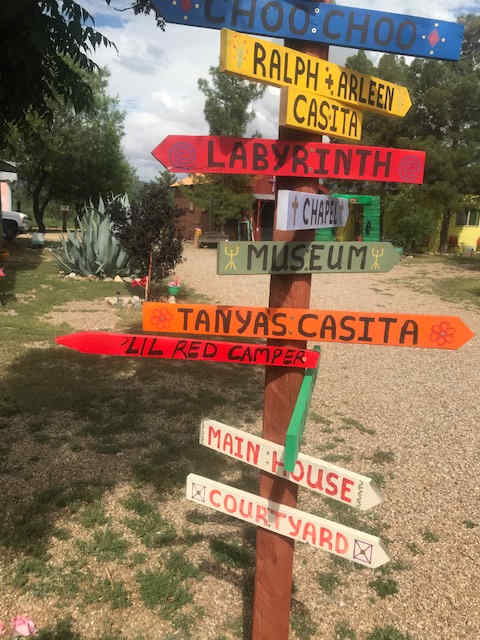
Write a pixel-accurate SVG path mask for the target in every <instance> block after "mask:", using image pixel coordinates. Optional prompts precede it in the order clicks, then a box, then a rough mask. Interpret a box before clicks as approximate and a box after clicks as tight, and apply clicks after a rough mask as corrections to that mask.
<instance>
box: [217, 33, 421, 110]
mask: <svg viewBox="0 0 480 640" xmlns="http://www.w3.org/2000/svg"><path fill="white" fill-rule="evenodd" d="M220 70H221V71H226V72H228V73H232V74H234V75H237V76H240V77H242V78H247V79H248V80H256V81H257V82H264V83H266V84H269V85H273V86H275V87H295V88H296V89H298V91H309V92H312V93H318V94H321V95H322V96H326V97H328V98H332V99H334V100H340V101H341V102H344V103H347V104H350V105H352V106H353V107H357V108H359V109H365V110H367V111H373V112H376V113H380V114H382V115H390V116H397V117H400V118H401V117H403V116H405V115H406V114H407V111H408V110H409V109H410V107H411V105H412V102H411V100H410V96H409V94H408V89H407V88H406V87H402V86H400V85H397V84H393V83H392V82H387V81H386V80H381V79H380V78H374V77H372V76H368V75H365V74H363V73H360V72H358V71H354V70H353V69H347V68H345V67H340V66H338V65H336V64H334V63H333V62H330V61H328V60H322V59H321V58H317V57H315V56H309V55H308V54H304V53H300V52H298V51H295V50H294V49H289V48H288V47H283V46H281V45H279V44H276V43H274V42H269V41H268V40H261V39H260V38H253V37H252V36H247V35H245V34H244V33H238V32H236V31H231V30H230V29H222V31H221V38H220Z"/></svg>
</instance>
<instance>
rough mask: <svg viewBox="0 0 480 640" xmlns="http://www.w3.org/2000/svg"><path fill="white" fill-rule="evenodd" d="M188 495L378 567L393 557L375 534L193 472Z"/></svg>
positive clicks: (290, 536)
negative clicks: (363, 531)
mask: <svg viewBox="0 0 480 640" xmlns="http://www.w3.org/2000/svg"><path fill="white" fill-rule="evenodd" d="M186 497H187V498H188V499H189V500H193V502H196V503H197V504H202V505H204V506H205V507H210V508H211V509H215V510H216V511H220V512H221V513H226V514H229V515H231V516H233V517H235V518H238V519H239V520H244V521H245V522H249V523H250V524H254V525H256V526H258V527H263V528H264V529H268V530H270V531H273V532H275V533H279V534H281V535H282V536H287V538H292V539H293V540H298V541H299V542H305V543H307V544H310V545H312V546H313V547H317V548H318V549H322V550H323V551H327V552H328V553H333V554H334V555H336V556H339V557H341V558H345V559H347V560H351V561H352V562H357V563H358V564H362V565H364V566H367V567H371V568H372V569H375V568H376V567H379V566H381V565H382V564H385V563H386V562H388V561H389V560H390V558H389V557H388V555H387V553H386V551H385V549H384V548H383V545H382V542H381V540H380V539H379V538H377V537H376V536H372V535H369V534H368V533H362V532H361V531H357V530H356V529H350V527H345V526H344V525H341V524H337V523H336V522H331V521H330V520H326V519H324V518H319V517H318V516H313V515H311V514H309V513H305V512H304V511H299V510H298V509H294V508H293V507H287V506H286V505H284V504H278V502H273V501H272V500H268V499H267V498H261V497H260V496H256V495H254V494H253V493H248V492H247V491H241V490H240V489H235V488H234V487H229V486H228V485H226V484H222V483H221V482H215V480H210V479H209V478H204V477H202V476H197V475H196V474H194V473H190V474H189V475H188V476H187V487H186Z"/></svg>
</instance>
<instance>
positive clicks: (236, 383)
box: [0, 239, 479, 640]
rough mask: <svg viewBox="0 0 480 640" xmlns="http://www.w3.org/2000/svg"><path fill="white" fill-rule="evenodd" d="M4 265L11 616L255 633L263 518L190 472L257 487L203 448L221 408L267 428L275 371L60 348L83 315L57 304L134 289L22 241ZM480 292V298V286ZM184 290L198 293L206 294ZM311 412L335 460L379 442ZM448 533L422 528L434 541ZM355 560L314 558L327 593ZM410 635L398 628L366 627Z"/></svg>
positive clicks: (374, 635)
mask: <svg viewBox="0 0 480 640" xmlns="http://www.w3.org/2000/svg"><path fill="white" fill-rule="evenodd" d="M472 265H473V267H474V268H475V269H476V268H478V263H477V262H475V263H472ZM4 269H5V272H6V274H7V275H6V277H5V278H2V279H0V300H1V307H0V371H1V375H0V434H1V438H0V453H1V457H0V474H1V477H0V479H1V483H2V493H1V495H0V512H1V516H2V527H1V528H0V546H1V555H0V572H1V573H0V575H1V577H2V579H1V581H0V621H3V622H4V623H8V621H9V620H10V619H11V618H12V617H14V616H15V615H17V614H24V615H28V616H30V617H31V618H33V619H34V621H35V622H36V624H37V626H38V627H39V629H40V632H39V634H38V636H37V637H38V638H40V639H41V640H122V639H125V640H127V639H128V640H157V639H158V640H173V639H189V638H196V639H202V638H212V639H213V640H238V639H239V638H243V639H244V640H246V639H247V638H249V637H250V635H249V634H250V622H251V612H252V592H253V571H254V558H255V528H254V527H252V526H244V525H243V524H241V523H238V522H236V521H233V519H232V518H228V517H225V516H223V515H222V514H218V513H215V512H211V513H206V512H205V511H204V510H202V511H200V510H198V509H195V508H194V506H193V505H192V503H188V502H187V501H186V500H185V499H184V497H183V496H184V486H185V479H186V476H187V474H188V473H190V472H192V471H194V472H195V473H198V474H201V475H206V476H209V477H211V478H214V479H218V480H220V481H225V482H229V481H235V483H237V484H238V486H242V487H243V488H245V489H247V490H249V491H254V492H256V490H257V474H256V472H255V471H254V470H252V469H250V468H248V467H245V466H243V465H238V463H237V462H236V461H234V460H231V459H230V458H228V457H226V456H221V455H219V454H216V453H214V452H212V451H210V450H209V449H207V448H204V447H201V446H200V445H199V444H198V429H199V425H200V420H201V418H203V417H208V416H210V417H214V418H215V419H217V420H221V421H223V422H225V423H227V424H234V425H239V424H240V425H241V424H244V425H249V424H250V425H252V424H255V423H257V424H258V423H259V421H260V420H261V415H262V411H263V370H262V369H261V368H257V367H235V366H230V365H222V364H213V363H201V362H171V361H165V360H161V361H157V360H149V359H145V360H142V359H137V358H134V359H127V358H108V357H102V356H94V355H90V356H87V355H82V354H78V353H76V352H73V351H70V350H67V349H65V348H62V347H58V346H56V345H55V343H54V338H55V336H56V335H61V334H63V333H70V332H72V331H73V330H74V327H72V326H71V325H69V324H68V323H65V322H62V321H60V323H59V324H56V325H54V324H52V323H51V322H48V321H47V320H46V318H45V316H46V315H47V314H49V313H50V312H51V311H52V309H53V308H54V307H59V306H61V305H68V304H70V303H74V302H75V303H76V304H77V307H76V308H77V310H78V308H79V307H78V303H79V301H80V302H81V303H82V305H81V306H82V307H83V311H82V312H83V314H84V315H88V312H89V308H90V306H91V305H93V304H94V303H98V302H99V301H102V300H103V299H104V298H105V297H106V296H112V295H116V294H118V293H120V294H121V295H126V294H127V291H126V289H125V287H124V285H122V284H118V283H115V282H101V281H95V280H93V281H88V280H68V279H63V278H61V277H59V274H58V272H57V268H56V264H55V262H54V261H53V260H52V259H51V255H50V254H49V252H48V250H47V249H44V250H43V251H41V252H39V251H36V250H33V249H31V248H30V247H29V246H28V241H26V240H25V241H22V240H21V239H20V240H18V241H17V243H16V244H15V246H14V247H13V248H12V249H11V255H10V257H9V259H8V261H7V262H6V263H5V265H4ZM472 279H473V278H472ZM475 281H477V278H476V277H475ZM438 286H443V285H441V284H438ZM475 287H476V285H475ZM475 287H474V289H473V291H474V294H472V295H473V297H470V298H469V299H470V300H476V299H477V298H476V296H478V295H479V293H478V287H476V288H475ZM445 291H446V289H445ZM475 291H477V293H475ZM186 295H187V296H188V298H189V299H190V300H192V299H195V293H194V292H187V294H186ZM477 304H478V301H477ZM64 308H65V307H64ZM59 317H61V316H59ZM112 317H113V320H114V323H113V324H112V327H111V329H113V328H114V326H115V328H116V329H117V330H126V331H131V332H133V331H135V332H141V314H140V310H139V309H138V308H137V309H134V310H130V311H118V312H115V311H114V310H112ZM113 325H114V326H113ZM311 419H312V420H313V421H314V422H316V423H317V424H318V428H319V429H321V430H322V431H323V432H324V433H325V434H328V442H327V444H326V445H325V447H324V449H325V450H324V451H322V452H321V456H322V457H324V458H325V459H331V460H332V461H334V462H337V461H338V464H346V462H347V461H348V460H349V459H350V457H349V456H350V454H349V452H348V451H345V450H344V448H343V443H345V435H346V432H348V431H349V430H351V431H352V432H354V433H355V432H358V433H361V434H362V436H364V437H365V438H374V437H375V430H373V429H371V428H369V427H368V426H366V425H363V424H362V423H360V422H359V421H358V420H355V419H353V418H350V417H349V416H345V415H342V414H339V417H338V420H336V421H332V420H327V419H325V418H322V416H321V415H319V414H315V413H314V412H312V416H311ZM392 462H393V454H392V452H390V451H386V450H382V449H378V450H376V451H375V453H374V455H373V457H372V459H371V464H372V474H371V475H372V477H375V480H376V481H377V483H378V484H379V485H384V484H385V482H386V480H385V476H387V475H388V465H389V464H391V463H392ZM328 508H329V510H330V512H329V517H331V518H332V519H334V520H336V521H338V522H343V523H344V524H346V525H348V526H355V527H358V528H361V529H362V530H364V531H369V532H371V533H374V534H375V535H383V534H384V533H385V532H384V531H382V524H381V522H380V521H379V519H378V518H377V517H376V516H375V514H371V515H368V514H361V515H358V514H356V513H354V512H353V511H351V510H349V509H348V508H342V505H341V504H340V503H333V504H332V502H330V503H328ZM322 515H325V509H324V510H323V514H322ZM474 524H475V523H473V522H472V525H474ZM475 526H476V525H475ZM427 538H428V539H427ZM434 538H435V534H434V532H425V534H424V539H425V540H426V542H431V543H434V542H435V539H434ZM406 568H407V567H406V566H404V565H401V563H397V564H396V565H395V563H392V565H391V566H390V565H388V567H387V568H386V569H385V570H384V571H383V572H380V573H378V574H375V576H374V579H372V580H371V584H370V587H371V591H372V598H373V596H374V595H375V594H376V595H377V597H378V598H387V597H393V596H394V594H395V593H396V592H397V581H396V580H395V576H397V575H398V572H399V571H403V570H405V569H406ZM354 569H355V567H354V566H348V567H346V566H343V565H342V563H341V561H340V560H339V559H335V558H333V559H332V565H331V570H328V571H317V572H315V571H314V570H313V569H312V572H313V574H314V575H315V576H316V577H315V581H316V589H317V591H318V598H322V597H333V594H334V593H335V591H336V590H337V589H339V588H340V587H341V585H342V583H344V582H345V581H346V580H347V579H348V575H349V572H353V570H354ZM291 617H292V637H296V638H299V639H302V640H305V639H308V638H315V637H316V635H315V629H316V627H315V624H314V623H313V621H312V619H311V614H310V612H309V610H308V609H307V607H305V605H303V604H302V603H301V602H300V601H299V600H297V599H296V598H295V594H294V599H293V603H292V616H291ZM354 622H355V620H354V619H353V620H340V621H339V622H338V623H337V625H336V637H337V638H345V639H348V638H351V639H352V638H353V639H355V638H357V635H356V632H355V630H354V629H353V628H351V627H352V624H354ZM408 637H409V636H407V635H404V634H402V633H401V632H400V631H398V630H397V629H396V628H393V627H385V628H375V629H372V630H371V633H370V635H369V636H368V639H369V640H407V638H408ZM362 638H363V636H362ZM359 640H360V637H359Z"/></svg>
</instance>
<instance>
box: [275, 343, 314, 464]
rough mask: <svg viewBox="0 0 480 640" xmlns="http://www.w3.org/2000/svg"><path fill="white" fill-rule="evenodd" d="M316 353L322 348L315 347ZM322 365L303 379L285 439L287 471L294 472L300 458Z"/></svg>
mask: <svg viewBox="0 0 480 640" xmlns="http://www.w3.org/2000/svg"><path fill="white" fill-rule="evenodd" d="M313 348H314V349H315V351H320V347H319V346H316V347H313ZM319 365H320V358H319V359H318V363H317V366H316V367H315V369H306V370H305V375H304V377H303V382H302V385H301V387H300V391H299V392H298V398H297V402H296V403H295V407H294V408H293V413H292V417H291V418H290V424H289V425H288V430H287V436H286V438H285V455H284V459H283V466H284V467H285V469H286V470H287V471H293V470H294V469H295V464H296V462H297V458H298V452H299V450H300V442H301V441H302V436H303V431H304V429H305V422H306V420H307V413H308V410H309V408H310V402H311V400H312V395H313V389H314V387H315V382H316V380H317V373H318V367H319Z"/></svg>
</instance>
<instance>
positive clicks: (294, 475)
mask: <svg viewBox="0 0 480 640" xmlns="http://www.w3.org/2000/svg"><path fill="white" fill-rule="evenodd" d="M199 441H200V444H201V445H203V446H205V447H209V448H210V449H213V450H214V451H218V452H219V453H222V454H223V455H226V456H229V457H230V458H233V459H234V460H237V461H240V462H243V463H244V464H248V465H251V466H252V467H255V468H256V469H261V470H262V471H268V472H269V473H271V474H273V475H276V476H279V477H282V478H286V479H287V480H290V481H291V482H294V483H295V484H298V485H299V486H301V487H305V488H306V489H308V490H309V491H313V492H314V493H318V494H320V495H323V496H325V497H327V498H331V499H332V500H338V501H339V502H342V503H343V504H346V505H349V506H351V507H352V508H355V509H360V511H365V510H367V509H371V508H372V507H375V506H376V505H378V504H380V503H381V502H382V496H381V494H380V491H379V490H378V488H377V487H376V485H375V483H374V482H373V480H372V479H371V478H369V477H368V476H362V475H360V474H359V473H355V472H354V471H350V470H348V469H344V468H342V467H338V466H337V465H334V464H332V463H331V462H327V461H326V460H319V459H318V458H313V457H312V456H307V455H305V454H303V453H299V454H298V458H297V462H296V465H295V469H294V470H293V471H292V472H291V473H290V472H288V471H286V469H285V466H284V455H285V447H282V445H279V444H275V443H274V442H271V441H270V440H265V439H264V438H259V437H258V436H254V435H252V434H251V433H247V432H246V431H242V430H241V429H236V428H235V427H231V426H229V425H227V424H223V422H218V420H211V419H210V418H204V419H203V420H202V423H201V426H200V438H199Z"/></svg>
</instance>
